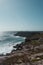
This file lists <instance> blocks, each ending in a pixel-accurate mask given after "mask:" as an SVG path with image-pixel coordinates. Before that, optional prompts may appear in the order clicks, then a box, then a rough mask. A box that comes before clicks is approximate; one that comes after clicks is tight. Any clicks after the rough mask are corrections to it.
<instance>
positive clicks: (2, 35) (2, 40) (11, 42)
mask: <svg viewBox="0 0 43 65" xmlns="http://www.w3.org/2000/svg"><path fill="white" fill-rule="evenodd" d="M16 33H17V32H13V31H10V32H9V31H7V32H0V54H6V53H10V52H11V51H12V50H13V46H15V45H16V44H20V43H21V42H24V40H25V39H24V38H23V37H20V36H15V35H14V34H16Z"/></svg>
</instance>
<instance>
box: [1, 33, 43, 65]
mask: <svg viewBox="0 0 43 65" xmlns="http://www.w3.org/2000/svg"><path fill="white" fill-rule="evenodd" d="M15 35H16V36H22V37H26V39H25V41H24V42H22V43H21V44H17V45H16V46H13V48H16V50H14V49H13V50H12V51H11V53H7V54H6V55H5V56H4V55H0V65H39V64H40V65H43V32H18V33H16V34H15Z"/></svg>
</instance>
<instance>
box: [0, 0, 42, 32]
mask: <svg viewBox="0 0 43 65" xmlns="http://www.w3.org/2000/svg"><path fill="white" fill-rule="evenodd" d="M0 31H43V0H0Z"/></svg>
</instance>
